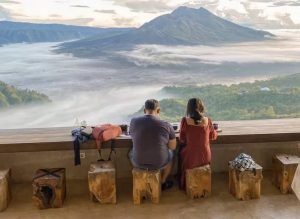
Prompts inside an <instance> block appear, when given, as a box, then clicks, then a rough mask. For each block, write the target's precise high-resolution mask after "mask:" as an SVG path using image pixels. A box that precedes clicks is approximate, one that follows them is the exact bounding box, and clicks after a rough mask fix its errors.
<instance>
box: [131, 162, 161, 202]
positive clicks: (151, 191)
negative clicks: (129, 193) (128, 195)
mask: <svg viewBox="0 0 300 219" xmlns="http://www.w3.org/2000/svg"><path fill="white" fill-rule="evenodd" d="M132 176H133V203H134V204H141V202H142V200H143V199H144V198H145V199H148V200H151V201H152V203H155V204H158V203H159V201H160V197H161V173H160V171H159V170H156V171H155V170H141V169H138V168H134V169H133V170H132Z"/></svg>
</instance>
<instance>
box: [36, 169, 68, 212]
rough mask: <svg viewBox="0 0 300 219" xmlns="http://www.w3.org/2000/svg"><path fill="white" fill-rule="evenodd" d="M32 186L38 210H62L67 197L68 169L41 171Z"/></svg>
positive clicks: (37, 173)
mask: <svg viewBox="0 0 300 219" xmlns="http://www.w3.org/2000/svg"><path fill="white" fill-rule="evenodd" d="M32 186H33V196H32V201H33V204H34V205H35V206H36V207H37V208H39V209H46V208H60V207H62V206H63V202H64V200H65V197H66V169H65V168H51V169H39V170H37V171H36V173H35V175H34V177H33V180H32Z"/></svg>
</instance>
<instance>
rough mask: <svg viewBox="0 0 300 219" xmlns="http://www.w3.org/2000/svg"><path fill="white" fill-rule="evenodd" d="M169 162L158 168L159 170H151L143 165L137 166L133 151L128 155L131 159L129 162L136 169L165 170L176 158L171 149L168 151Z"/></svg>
mask: <svg viewBox="0 0 300 219" xmlns="http://www.w3.org/2000/svg"><path fill="white" fill-rule="evenodd" d="M168 152H169V153H168V154H169V156H168V160H167V162H166V163H165V164H163V165H162V166H160V167H158V168H149V167H147V166H143V165H139V164H137V163H136V162H135V161H134V159H133V153H132V149H131V150H130V151H129V153H128V157H129V160H130V162H131V164H132V166H134V167H136V168H139V169H144V170H162V169H164V168H165V167H166V166H167V165H168V164H169V163H170V162H172V160H173V158H174V153H173V151H172V150H171V149H168Z"/></svg>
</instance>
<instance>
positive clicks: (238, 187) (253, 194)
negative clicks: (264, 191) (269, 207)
mask: <svg viewBox="0 0 300 219" xmlns="http://www.w3.org/2000/svg"><path fill="white" fill-rule="evenodd" d="M262 178H263V176H262V167H261V166H259V165H258V164H256V167H255V169H253V170H245V171H239V170H237V169H234V168H232V167H231V166H229V192H230V193H231V194H232V195H233V196H235V197H236V198H237V199H240V200H249V199H255V198H260V188H261V180H262Z"/></svg>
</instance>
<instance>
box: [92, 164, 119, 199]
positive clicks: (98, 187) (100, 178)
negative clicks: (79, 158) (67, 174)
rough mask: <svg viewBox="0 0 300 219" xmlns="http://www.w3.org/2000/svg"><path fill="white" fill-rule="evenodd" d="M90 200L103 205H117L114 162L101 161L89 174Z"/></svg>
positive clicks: (93, 165)
mask: <svg viewBox="0 0 300 219" xmlns="http://www.w3.org/2000/svg"><path fill="white" fill-rule="evenodd" d="M88 183H89V190H90V198H91V200H92V201H98V202H100V203H101V204H116V202H117V190H116V168H115V164H114V162H113V161H99V162H96V163H92V164H91V165H90V170H89V172H88Z"/></svg>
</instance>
